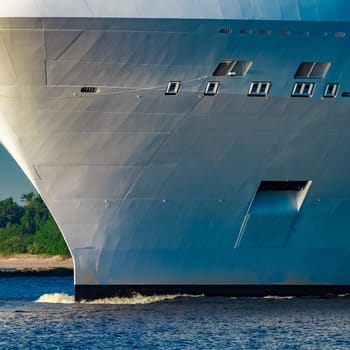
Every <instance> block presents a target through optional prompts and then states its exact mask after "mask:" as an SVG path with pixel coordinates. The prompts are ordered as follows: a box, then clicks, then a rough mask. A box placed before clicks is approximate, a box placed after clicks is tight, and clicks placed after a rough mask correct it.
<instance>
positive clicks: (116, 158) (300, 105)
mask: <svg viewBox="0 0 350 350" xmlns="http://www.w3.org/2000/svg"><path fill="white" fill-rule="evenodd" d="M349 133H350V5H349V3H348V2H347V1H343V0H332V1H329V0H312V1H311V0H305V1H301V0H288V1H287V0H269V1H261V0H250V1H246V0H211V1H206V0H196V1H187V0H168V1H164V0H153V1H152V2H149V1H145V0H128V1H124V0H118V1H117V0H115V1H113V0H85V1H83V0H75V1H53V0H51V1H49V0H39V1H34V0H16V1H13V0H12V1H10V0H2V1H1V4H0V140H1V143H2V144H3V145H4V147H5V148H6V149H7V150H8V152H9V153H10V154H11V156H12V157H13V158H14V159H15V160H16V162H17V163H18V165H19V166H20V167H21V169H22V170H23V172H24V173H25V174H26V176H27V177H28V178H29V179H30V181H31V182H32V184H33V185H34V187H35V188H36V190H37V191H38V193H40V195H41V196H42V198H43V200H44V201H45V203H46V204H47V206H48V208H49V209H50V211H51V213H52V215H53V216H54V218H55V220H56V222H57V224H58V226H59V227H60V229H61V231H62V233H63V236H64V238H65V240H66V242H67V245H68V247H69V249H70V252H71V255H72V257H73V260H74V286H75V298H76V300H83V299H86V300H88V299H95V298H105V297H112V296H115V295H117V296H130V295H133V294H134V293H141V294H143V295H152V294H191V295H208V296H264V295H281V296H283V295H296V296H305V295H308V296H310V295H311V296H312V295H320V296H324V295H329V294H343V293H348V292H350V272H349V265H350V215H349V213H350V182H349V179H350V135H349Z"/></svg>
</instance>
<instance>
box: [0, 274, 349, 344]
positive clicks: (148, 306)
mask: <svg viewBox="0 0 350 350" xmlns="http://www.w3.org/2000/svg"><path fill="white" fill-rule="evenodd" d="M72 282H73V281H72V278H70V277H47V278H46V277H44V278H2V279H0V347H1V349H18V348H23V349H30V348H33V347H35V348H38V349H54V348H60V349H62V348H69V349H80V348H86V349H152V350H153V349H337V350H338V349H349V348H350V324H349V322H348V315H349V312H350V299H349V298H348V297H347V296H342V297H338V298H333V299H318V298H308V299H301V298H292V297H287V298H278V297H273V296H267V297H265V298H238V299H235V298H206V297H191V296H181V295H178V296H171V297H170V296H154V297H143V296H141V295H135V296H133V297H132V298H112V299H104V300H99V301H95V302H94V304H93V305H92V304H91V303H84V302H80V303H77V302H74V298H73V283H72ZM34 301H38V302H34ZM39 301H40V302H39ZM106 304H108V305H106Z"/></svg>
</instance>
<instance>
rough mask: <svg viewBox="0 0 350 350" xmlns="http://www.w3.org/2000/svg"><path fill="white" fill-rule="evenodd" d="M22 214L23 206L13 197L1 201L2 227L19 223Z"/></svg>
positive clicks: (0, 220)
mask: <svg viewBox="0 0 350 350" xmlns="http://www.w3.org/2000/svg"><path fill="white" fill-rule="evenodd" d="M22 215H23V208H22V207H20V206H19V205H18V204H17V203H16V202H15V201H14V200H13V198H12V197H9V198H6V199H4V200H2V201H0V227H6V225H8V224H17V223H19V222H20V219H21V217H22Z"/></svg>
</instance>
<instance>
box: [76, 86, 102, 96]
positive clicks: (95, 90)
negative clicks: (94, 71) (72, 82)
mask: <svg viewBox="0 0 350 350" xmlns="http://www.w3.org/2000/svg"><path fill="white" fill-rule="evenodd" d="M80 92H81V93H83V94H96V93H98V92H99V89H98V88H97V87H96V86H83V87H82V88H81V89H80Z"/></svg>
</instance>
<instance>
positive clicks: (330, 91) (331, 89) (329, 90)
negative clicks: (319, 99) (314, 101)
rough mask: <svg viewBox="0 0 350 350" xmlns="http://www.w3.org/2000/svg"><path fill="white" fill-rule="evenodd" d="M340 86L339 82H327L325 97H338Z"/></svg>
mask: <svg viewBox="0 0 350 350" xmlns="http://www.w3.org/2000/svg"><path fill="white" fill-rule="evenodd" d="M338 87H339V84H337V83H329V84H327V86H326V90H325V92H324V94H323V97H325V98H335V97H337V94H338Z"/></svg>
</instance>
